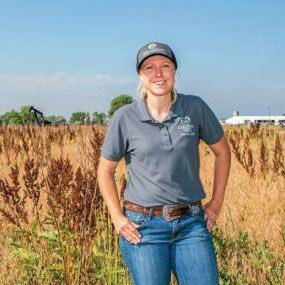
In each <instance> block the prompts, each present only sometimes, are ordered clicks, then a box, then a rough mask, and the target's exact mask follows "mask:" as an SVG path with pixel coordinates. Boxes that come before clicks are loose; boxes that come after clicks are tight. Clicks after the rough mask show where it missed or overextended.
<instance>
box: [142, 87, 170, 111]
mask: <svg viewBox="0 0 285 285" xmlns="http://www.w3.org/2000/svg"><path fill="white" fill-rule="evenodd" d="M145 103H146V104H147V107H148V108H149V110H150V111H151V113H152V114H154V115H158V116H160V115H163V114H165V113H168V112H169V109H170V106H171V103H172V94H171V93H169V94H167V95H164V96H154V95H152V94H148V95H147V98H146V99H145Z"/></svg>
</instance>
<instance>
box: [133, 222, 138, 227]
mask: <svg viewBox="0 0 285 285" xmlns="http://www.w3.org/2000/svg"><path fill="white" fill-rule="evenodd" d="M132 225H134V226H135V227H136V228H138V227H139V226H140V225H138V224H136V223H134V222H132Z"/></svg>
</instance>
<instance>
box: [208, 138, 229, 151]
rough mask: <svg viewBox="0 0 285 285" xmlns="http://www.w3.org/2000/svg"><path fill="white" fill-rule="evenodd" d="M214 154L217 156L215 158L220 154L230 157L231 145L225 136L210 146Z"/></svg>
mask: <svg viewBox="0 0 285 285" xmlns="http://www.w3.org/2000/svg"><path fill="white" fill-rule="evenodd" d="M208 146H209V147H210V149H211V150H212V152H213V153H214V154H215V156H217V155H220V154H227V155H230V148H229V144H228V142H227V139H226V137H225V135H223V136H222V138H221V139H220V140H219V141H218V142H216V143H214V144H208Z"/></svg>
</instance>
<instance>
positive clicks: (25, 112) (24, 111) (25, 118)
mask: <svg viewBox="0 0 285 285" xmlns="http://www.w3.org/2000/svg"><path fill="white" fill-rule="evenodd" d="M30 107H31V106H29V105H23V106H22V107H21V111H20V116H21V118H22V123H23V124H28V123H30Z"/></svg>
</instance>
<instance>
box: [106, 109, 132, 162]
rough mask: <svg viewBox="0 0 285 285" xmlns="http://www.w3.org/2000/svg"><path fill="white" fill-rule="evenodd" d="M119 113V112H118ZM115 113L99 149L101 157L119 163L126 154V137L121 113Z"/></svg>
mask: <svg viewBox="0 0 285 285" xmlns="http://www.w3.org/2000/svg"><path fill="white" fill-rule="evenodd" d="M118 111H119V110H118ZM118 111H116V112H115V113H114V115H113V116H112V118H111V119H110V123H109V127H108V130H107V133H106V136H105V139H104V142H103V144H102V147H101V155H102V156H103V157H104V158H106V159H109V160H113V161H119V160H120V159H121V158H122V157H123V156H124V155H125V154H126V152H127V136H126V133H125V131H124V129H125V128H124V120H123V118H122V116H121V112H118Z"/></svg>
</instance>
